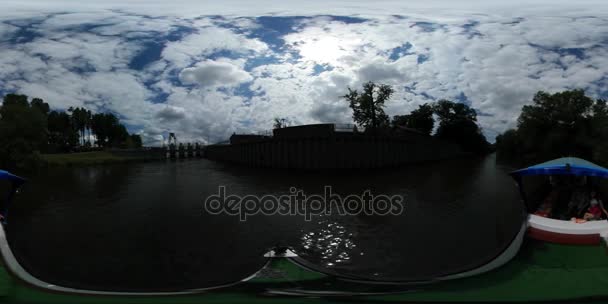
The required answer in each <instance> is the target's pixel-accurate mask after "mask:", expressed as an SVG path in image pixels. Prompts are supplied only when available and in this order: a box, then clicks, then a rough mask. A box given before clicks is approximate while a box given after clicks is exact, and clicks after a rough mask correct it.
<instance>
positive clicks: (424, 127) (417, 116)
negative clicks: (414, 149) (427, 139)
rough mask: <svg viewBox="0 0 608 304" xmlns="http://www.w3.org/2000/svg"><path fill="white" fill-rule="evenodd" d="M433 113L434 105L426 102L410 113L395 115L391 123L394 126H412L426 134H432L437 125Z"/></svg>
mask: <svg viewBox="0 0 608 304" xmlns="http://www.w3.org/2000/svg"><path fill="white" fill-rule="evenodd" d="M433 113H434V110H433V106H432V105H430V104H428V103H425V104H423V105H420V106H419V107H418V109H416V110H414V111H412V112H411V113H410V114H407V115H396V116H394V117H393V121H392V122H391V124H392V125H393V127H397V126H402V127H407V128H412V129H416V130H418V131H420V132H422V133H424V134H426V135H430V134H431V132H432V131H433V127H434V126H435V120H434V119H433Z"/></svg>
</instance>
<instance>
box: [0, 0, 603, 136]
mask: <svg viewBox="0 0 608 304" xmlns="http://www.w3.org/2000/svg"><path fill="white" fill-rule="evenodd" d="M86 2H93V1H76V0H60V1H43V0H8V1H7V0H2V2H1V3H0V95H3V94H6V93H11V92H17V93H22V94H27V95H29V96H36V97H41V98H43V99H44V100H45V101H47V102H48V103H49V104H50V105H51V107H52V108H54V109H67V108H68V107H70V106H74V107H78V106H84V107H86V108H88V109H91V110H92V111H94V112H101V111H111V112H114V113H116V114H118V115H119V116H120V118H121V120H122V121H123V122H124V123H126V124H127V126H128V128H129V130H130V131H131V132H134V133H140V134H142V135H143V137H144V140H145V141H146V143H148V144H158V143H159V140H161V139H162V136H163V135H166V134H167V132H169V131H170V132H176V133H177V135H178V139H180V140H198V141H202V142H205V141H207V140H209V141H212V142H215V141H220V140H222V139H225V138H226V137H227V136H229V135H230V134H232V133H233V132H237V133H239V132H261V131H264V130H268V129H270V128H271V127H272V119H273V118H275V117H287V118H289V119H290V120H291V121H292V122H293V123H295V124H305V123H319V122H338V123H349V122H351V121H352V119H351V114H352V113H351V111H350V110H349V108H348V106H347V103H346V102H345V101H344V100H341V98H340V96H341V95H343V94H345V93H346V90H347V87H348V86H350V87H359V86H360V85H361V84H362V83H363V82H366V81H370V80H371V81H375V82H380V83H386V84H390V85H393V87H394V88H395V89H396V93H395V95H394V97H393V98H392V100H391V101H390V102H388V103H387V108H386V111H387V113H388V114H389V115H391V116H392V115H396V114H404V113H408V112H409V111H411V110H412V109H415V108H416V107H417V106H418V105H419V104H422V103H425V102H431V101H434V100H438V99H444V98H445V99H451V100H454V101H458V102H463V103H466V104H468V105H470V106H471V107H473V108H474V109H475V110H476V111H477V112H478V114H479V122H480V125H481V126H482V127H483V129H484V132H485V134H486V136H487V137H488V139H489V140H491V141H493V140H494V137H495V136H496V134H497V133H500V132H502V131H504V130H505V129H507V128H510V127H513V126H514V125H515V120H516V118H517V116H518V115H519V111H520V109H521V107H522V105H525V104H529V103H530V102H531V99H532V96H533V95H534V93H535V92H536V91H538V90H545V91H549V92H555V91H559V90H564V89H569V88H582V89H585V90H586V92H587V94H588V95H590V96H593V97H604V98H608V3H607V2H606V1H604V0H600V1H522V0H512V1H504V2H503V1H481V0H468V1H448V0H426V1H388V0H381V1H356V0H351V1H346V0H341V1H331V0H322V1H321V0H308V1H305V2H304V1H302V3H298V4H296V3H295V2H294V3H288V1H281V0H263V1H242V0H241V1H194V0H172V1H165V0H163V1H160V0H151V1H143V0H138V1H129V0H125V1H117V0H111V1H103V3H101V2H102V1H95V2H100V3H86Z"/></svg>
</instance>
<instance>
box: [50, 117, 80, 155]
mask: <svg viewBox="0 0 608 304" xmlns="http://www.w3.org/2000/svg"><path fill="white" fill-rule="evenodd" d="M47 120H48V134H49V147H48V149H47V152H69V151H70V150H71V149H72V148H73V147H75V146H77V145H78V140H79V136H78V132H77V131H76V130H75V129H74V128H73V127H72V124H71V120H70V115H68V114H67V113H65V112H57V111H51V112H50V113H49V115H48V118H47Z"/></svg>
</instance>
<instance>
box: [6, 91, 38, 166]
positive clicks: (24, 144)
mask: <svg viewBox="0 0 608 304" xmlns="http://www.w3.org/2000/svg"><path fill="white" fill-rule="evenodd" d="M38 106H44V105H43V104H42V103H39V102H36V103H35V105H34V106H32V105H30V103H29V102H28V98H27V96H25V95H16V94H8V95H6V96H4V99H3V103H2V106H1V107H0V167H1V168H15V167H30V166H31V165H32V164H34V163H35V162H36V161H37V158H38V156H37V155H38V154H39V152H40V150H42V149H43V148H45V146H46V145H47V132H46V125H47V121H46V116H45V115H44V113H43V111H41V110H40V108H38Z"/></svg>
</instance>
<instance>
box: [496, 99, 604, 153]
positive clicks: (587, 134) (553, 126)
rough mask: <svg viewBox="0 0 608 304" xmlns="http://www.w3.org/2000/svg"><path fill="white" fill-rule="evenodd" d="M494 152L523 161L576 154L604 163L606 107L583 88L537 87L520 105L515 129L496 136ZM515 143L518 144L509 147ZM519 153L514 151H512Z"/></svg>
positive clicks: (602, 101)
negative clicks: (552, 91)
mask: <svg viewBox="0 0 608 304" xmlns="http://www.w3.org/2000/svg"><path fill="white" fill-rule="evenodd" d="M500 139H501V141H502V143H501V144H500V145H497V150H498V155H501V156H503V158H507V159H509V158H516V157H518V158H519V159H521V160H522V161H524V162H533V161H543V160H547V159H552V158H558V157H563V156H578V157H581V158H585V159H590V160H595V161H598V162H600V163H608V157H606V156H605V155H606V153H605V152H608V145H607V144H606V140H607V139H608V108H607V106H606V101H604V100H595V101H594V100H593V99H591V98H589V97H587V96H585V92H584V91H583V90H570V91H563V92H558V93H555V94H549V93H546V92H543V91H539V92H538V93H536V94H535V95H534V98H533V100H532V104H530V105H525V106H523V107H522V111H521V114H520V115H519V118H518V119H517V129H516V130H515V131H514V132H510V133H509V134H507V133H505V134H503V135H502V136H501V137H500ZM513 145H518V147H517V148H516V147H513ZM516 152H517V153H518V154H519V155H514V153H516Z"/></svg>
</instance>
